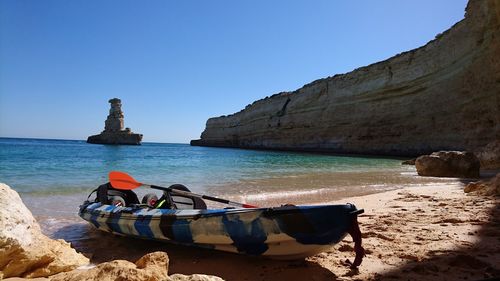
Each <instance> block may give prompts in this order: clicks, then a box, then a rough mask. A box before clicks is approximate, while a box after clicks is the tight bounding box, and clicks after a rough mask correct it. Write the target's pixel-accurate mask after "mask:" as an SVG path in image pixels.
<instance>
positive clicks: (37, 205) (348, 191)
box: [0, 138, 447, 241]
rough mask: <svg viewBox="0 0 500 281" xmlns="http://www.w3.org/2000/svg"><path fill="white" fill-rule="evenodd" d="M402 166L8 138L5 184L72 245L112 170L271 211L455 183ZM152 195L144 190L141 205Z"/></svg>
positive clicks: (1, 165)
mask: <svg viewBox="0 0 500 281" xmlns="http://www.w3.org/2000/svg"><path fill="white" fill-rule="evenodd" d="M401 161H402V159H395V158H384V157H368V156H346V155H325V154H312V153H298V152H282V151H260V150H246V149H232V148H211V147H196V146H190V145H189V144H175V143H147V142H146V143H143V144H142V145H140V146H125V145H123V146H116V145H96V144H88V143H86V142H85V141H83V140H48V139H25V138H0V182H3V183H5V184H7V185H9V186H10V187H11V188H13V189H14V190H16V191H17V192H18V193H19V194H20V196H21V198H22V199H23V201H24V203H25V205H26V206H27V207H28V208H29V209H30V210H31V212H32V213H33V215H34V216H35V218H37V220H38V221H39V223H40V224H41V226H42V230H43V231H44V232H45V233H46V234H47V235H49V236H51V237H53V238H63V239H66V240H70V241H71V240H72V239H73V240H74V239H76V240H78V239H79V238H80V236H81V235H83V234H81V233H79V231H81V229H82V228H81V227H82V226H81V224H82V223H84V222H83V221H82V220H81V219H80V218H79V217H78V207H79V205H80V204H81V203H82V202H83V201H84V200H86V199H87V196H88V195H89V193H90V192H91V191H92V190H94V189H95V188H97V186H99V185H100V184H103V183H106V182H108V174H109V172H110V171H123V172H126V173H128V174H130V175H131V176H132V177H134V178H135V179H136V180H137V181H140V182H143V183H149V184H154V185H159V186H165V187H167V186H169V185H171V184H174V183H180V184H184V185H185V186H187V187H188V188H189V189H190V190H191V191H192V192H195V193H198V194H207V195H211V196H216V197H221V198H224V199H229V200H232V201H237V202H242V203H249V204H254V205H258V206H264V207H268V206H280V205H282V204H320V203H325V202H329V201H333V200H340V199H342V198H345V197H350V196H356V195H364V194H370V193H375V192H383V191H386V190H392V189H398V188H404V187H405V186H409V185H426V184H434V185H439V184H446V182H447V180H446V179H439V178H422V177H418V176H417V174H416V172H415V167H414V166H408V165H401ZM151 191H152V190H151V189H148V188H146V187H141V188H138V189H136V192H137V193H138V195H139V198H141V196H143V195H144V194H146V193H150V192H151ZM158 195H161V194H158ZM207 203H208V205H209V207H213V208H219V207H224V206H220V204H217V203H212V202H207ZM358 207H362V206H358ZM72 225H79V226H80V227H71V226H72ZM61 228H64V229H69V230H68V231H60V229H61ZM86 231H87V230H86Z"/></svg>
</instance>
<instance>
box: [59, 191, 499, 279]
mask: <svg viewBox="0 0 500 281" xmlns="http://www.w3.org/2000/svg"><path fill="white" fill-rule="evenodd" d="M463 186H464V184H461V183H459V182H457V183H455V184H449V183H448V184H442V185H433V186H420V187H415V186H412V187H408V188H404V189H398V190H393V191H388V192H384V193H377V194H371V195H366V196H360V197H350V198H344V199H342V200H340V201H338V202H332V203H346V202H350V203H354V204H356V206H358V208H364V209H365V213H364V214H363V215H361V216H360V217H359V222H360V227H361V231H362V232H363V237H364V239H363V245H364V247H365V249H366V253H367V255H366V257H365V259H364V261H363V264H362V265H361V266H360V268H359V270H357V271H353V270H350V269H349V267H348V265H347V263H346V262H345V261H346V260H347V259H349V260H351V261H352V260H353V258H354V252H353V251H352V247H353V243H352V242H351V238H350V237H346V238H345V239H344V241H342V242H341V243H339V244H338V245H335V246H334V247H332V249H331V250H330V251H328V252H325V253H322V254H319V255H316V256H314V257H310V258H307V259H305V260H299V261H276V260H269V259H263V258H252V257H246V256H241V255H236V254H229V253H223V252H216V251H210V250H203V249H196V248H189V247H182V246H175V245H169V244H163V243H158V242H153V241H143V240H137V239H131V238H124V237H117V236H113V235H110V234H107V233H101V232H99V231H96V230H94V229H92V228H90V226H88V225H87V224H84V223H82V224H78V225H76V226H75V225H74V226H71V228H72V229H71V231H74V228H75V227H81V228H82V231H86V232H88V233H87V235H86V236H88V238H86V239H84V240H81V241H76V242H75V243H74V246H75V247H76V248H77V250H79V251H83V252H92V254H91V259H92V261H93V262H94V263H99V262H104V261H109V260H113V259H127V260H130V261H135V260H137V259H138V258H140V257H141V256H142V255H144V254H146V253H149V252H152V251H157V250H161V251H165V252H167V253H168V254H169V257H170V260H171V263H170V270H169V271H170V272H171V273H183V274H192V273H204V274H213V275H217V276H220V277H222V278H224V279H226V280H251V281H254V280H391V279H393V280H482V279H487V278H492V277H499V276H500V204H499V203H500V198H499V197H483V196H474V195H472V196H471V195H466V194H465V193H464V192H463ZM60 231H61V235H63V232H64V231H65V230H64V229H61V230H60ZM63 236H64V235H63Z"/></svg>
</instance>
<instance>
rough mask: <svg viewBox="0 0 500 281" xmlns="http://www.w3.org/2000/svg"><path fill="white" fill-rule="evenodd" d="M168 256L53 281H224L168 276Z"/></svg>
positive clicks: (104, 266) (116, 264) (63, 275)
mask: <svg viewBox="0 0 500 281" xmlns="http://www.w3.org/2000/svg"><path fill="white" fill-rule="evenodd" d="M168 263H169V259H168V255H167V253H165V252H154V253H149V254H146V255H145V256H143V257H142V258H140V259H139V260H138V261H137V262H135V264H134V263H131V262H129V261H125V260H114V261H111V262H105V263H101V264H99V265H97V266H96V267H94V268H91V269H88V270H75V271H71V272H66V273H60V274H58V275H55V276H53V277H51V278H50V280H51V281H72V280H80V281H86V280H88V281H93V280H99V281H118V280H127V281H224V280H223V279H221V278H219V277H217V276H210V275H203V274H193V275H183V274H173V275H171V276H168Z"/></svg>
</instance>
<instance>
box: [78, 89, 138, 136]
mask: <svg viewBox="0 0 500 281" xmlns="http://www.w3.org/2000/svg"><path fill="white" fill-rule="evenodd" d="M109 103H110V104H111V109H110V110H109V115H108V118H107V119H106V121H105V122H104V131H102V132H101V133H100V134H98V135H93V136H90V137H88V138H87V142H88V143H97V144H132V145H139V144H141V141H142V134H135V133H133V132H132V131H131V130H130V128H125V129H123V127H124V121H123V118H124V115H123V111H122V101H121V100H120V99H117V98H114V99H110V100H109Z"/></svg>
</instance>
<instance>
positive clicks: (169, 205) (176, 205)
mask: <svg viewBox="0 0 500 281" xmlns="http://www.w3.org/2000/svg"><path fill="white" fill-rule="evenodd" d="M169 188H171V189H177V190H182V191H187V192H191V191H190V190H189V188H187V187H186V186H185V185H182V184H173V185H171V186H169ZM155 208H157V209H179V210H187V209H207V204H206V203H205V201H203V199H201V198H199V197H195V196H188V195H183V194H182V195H181V194H175V193H174V192H168V191H165V192H163V196H162V197H161V198H160V199H158V201H157V203H156V205H155Z"/></svg>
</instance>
